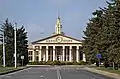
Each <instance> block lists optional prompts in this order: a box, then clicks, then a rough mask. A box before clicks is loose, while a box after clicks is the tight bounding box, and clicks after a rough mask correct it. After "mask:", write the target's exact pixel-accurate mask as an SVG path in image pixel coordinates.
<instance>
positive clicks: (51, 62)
mask: <svg viewBox="0 0 120 79" xmlns="http://www.w3.org/2000/svg"><path fill="white" fill-rule="evenodd" d="M85 64H86V62H84V61H79V62H76V61H73V62H66V61H58V60H55V61H47V62H46V61H40V62H29V63H28V65H85Z"/></svg>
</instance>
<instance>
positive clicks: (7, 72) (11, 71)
mask: <svg viewBox="0 0 120 79" xmlns="http://www.w3.org/2000/svg"><path fill="white" fill-rule="evenodd" d="M26 68H29V67H25V68H21V69H16V70H10V71H6V72H3V73H0V75H5V74H9V73H13V72H17V71H20V70H23V69H26Z"/></svg>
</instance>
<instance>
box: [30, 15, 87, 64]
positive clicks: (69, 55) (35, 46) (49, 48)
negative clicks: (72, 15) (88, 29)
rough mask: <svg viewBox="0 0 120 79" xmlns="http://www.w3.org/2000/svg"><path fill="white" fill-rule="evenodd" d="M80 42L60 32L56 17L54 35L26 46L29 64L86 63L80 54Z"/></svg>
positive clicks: (60, 26)
mask: <svg viewBox="0 0 120 79" xmlns="http://www.w3.org/2000/svg"><path fill="white" fill-rule="evenodd" d="M81 43H82V41H80V40H78V39H75V38H72V37H70V36H67V35H65V33H64V32H62V25H61V20H60V18H59V17H58V18H57V22H56V25H55V33H54V34H52V35H51V36H48V37H46V38H43V39H40V40H37V41H34V42H32V44H31V45H29V46H28V57H29V62H36V61H49V60H51V61H54V60H59V61H69V62H72V61H77V62H79V61H80V60H83V61H86V59H85V54H84V53H82V51H81V48H82V45H81Z"/></svg>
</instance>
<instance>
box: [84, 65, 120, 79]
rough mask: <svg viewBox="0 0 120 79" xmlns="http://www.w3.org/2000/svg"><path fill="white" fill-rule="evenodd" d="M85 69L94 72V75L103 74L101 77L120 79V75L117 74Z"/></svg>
mask: <svg viewBox="0 0 120 79" xmlns="http://www.w3.org/2000/svg"><path fill="white" fill-rule="evenodd" d="M85 69H86V70H88V71H90V72H93V73H97V74H101V75H104V76H107V77H111V78H115V79H120V75H118V74H115V73H110V72H107V71H103V70H98V69H95V68H89V67H86V68H85Z"/></svg>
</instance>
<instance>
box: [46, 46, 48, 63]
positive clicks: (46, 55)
mask: <svg viewBox="0 0 120 79" xmlns="http://www.w3.org/2000/svg"><path fill="white" fill-rule="evenodd" d="M46 61H48V46H46Z"/></svg>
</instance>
